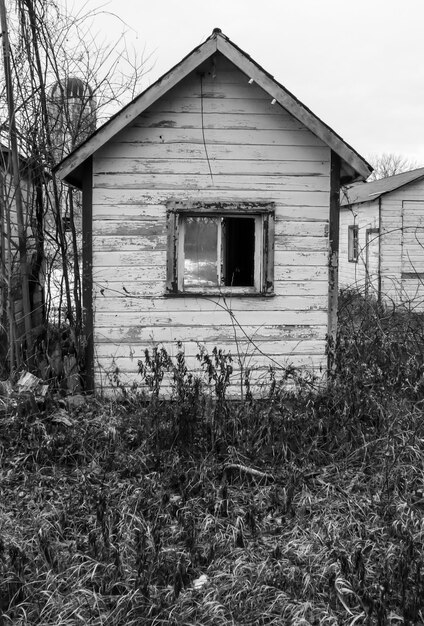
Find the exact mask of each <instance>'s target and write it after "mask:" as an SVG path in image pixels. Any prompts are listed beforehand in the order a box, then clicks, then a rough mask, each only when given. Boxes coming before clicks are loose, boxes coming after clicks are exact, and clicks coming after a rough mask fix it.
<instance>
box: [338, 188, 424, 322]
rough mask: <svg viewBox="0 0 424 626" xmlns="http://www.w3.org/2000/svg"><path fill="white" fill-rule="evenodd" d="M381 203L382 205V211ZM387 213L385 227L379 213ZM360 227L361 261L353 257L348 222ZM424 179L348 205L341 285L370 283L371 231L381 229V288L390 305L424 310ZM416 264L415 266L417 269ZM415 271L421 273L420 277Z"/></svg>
mask: <svg viewBox="0 0 424 626" xmlns="http://www.w3.org/2000/svg"><path fill="white" fill-rule="evenodd" d="M379 202H380V203H381V208H380V209H379ZM379 211H380V215H381V218H380V219H381V222H380V225H379V221H378V215H379ZM353 224H357V225H358V226H359V259H358V262H357V263H351V262H349V261H348V240H347V233H348V226H349V225H353ZM423 224H424V181H417V182H414V183H410V184H408V185H405V186H404V187H401V188H400V189H397V190H395V191H392V192H390V193H387V194H385V195H383V196H382V197H381V198H380V200H375V201H374V202H368V203H363V204H356V205H353V206H352V208H347V207H344V208H343V209H342V210H341V218H340V274H339V277H340V284H341V286H342V287H358V288H360V289H361V290H365V287H366V253H367V245H366V230H367V229H369V228H379V226H380V232H379V234H375V235H373V236H374V237H377V238H378V239H379V245H380V261H379V262H380V281H381V282H380V292H381V298H382V300H383V301H385V302H386V303H388V304H392V303H393V304H396V305H405V306H408V307H412V308H413V309H414V310H416V311H422V310H424V288H423V283H424V247H423V246H424V227H423ZM414 268H415V269H414ZM415 271H417V275H416V276H414V273H415Z"/></svg>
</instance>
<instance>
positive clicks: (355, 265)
mask: <svg viewBox="0 0 424 626" xmlns="http://www.w3.org/2000/svg"><path fill="white" fill-rule="evenodd" d="M378 213H379V207H378V200H376V201H374V202H365V203H363V204H355V205H353V206H352V207H342V208H341V210H340V258H339V285H340V287H341V288H344V289H352V288H355V289H359V290H360V291H362V292H365V287H366V278H367V267H366V265H367V230H368V229H378V228H379V218H378ZM349 226H358V260H357V261H356V262H353V261H349V254H348V249H349V245H348V231H349Z"/></svg>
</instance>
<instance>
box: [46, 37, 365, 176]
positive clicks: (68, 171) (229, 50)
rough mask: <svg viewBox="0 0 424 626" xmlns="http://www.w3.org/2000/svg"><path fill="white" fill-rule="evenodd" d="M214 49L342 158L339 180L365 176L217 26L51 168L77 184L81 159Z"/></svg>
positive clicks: (355, 159)
mask: <svg viewBox="0 0 424 626" xmlns="http://www.w3.org/2000/svg"><path fill="white" fill-rule="evenodd" d="M216 52H220V53H221V54H223V55H224V56H225V57H226V58H227V59H229V60H230V61H231V62H232V63H234V65H235V66H236V67H238V68H239V69H240V70H241V71H242V72H244V73H245V74H246V76H248V77H249V78H252V79H253V80H254V81H255V82H256V83H257V85H259V87H261V88H262V89H264V90H265V91H266V92H267V93H269V95H270V97H271V98H272V99H275V100H276V102H278V103H279V104H280V105H281V106H282V107H284V108H285V109H286V110H287V111H289V113H291V114H292V115H293V116H294V117H295V118H296V119H298V120H299V121H300V122H302V123H303V124H304V125H305V126H306V128H308V129H309V130H310V131H311V132H313V133H314V134H315V135H316V136H317V137H319V138H320V139H321V140H322V141H323V142H324V143H325V144H326V145H327V146H329V147H330V148H331V149H332V150H333V151H334V152H335V153H336V154H338V155H339V157H340V158H341V161H342V182H344V183H351V182H353V181H355V180H358V179H359V180H360V179H366V178H367V177H368V176H369V175H370V174H371V172H372V168H371V166H370V165H369V164H368V163H367V162H366V161H365V160H364V159H363V158H362V157H361V156H360V155H359V154H358V153H357V152H356V151H355V150H354V149H353V148H352V147H351V146H349V144H347V143H346V142H345V141H344V140H343V139H342V138H341V137H340V136H339V135H338V134H337V133H335V132H334V130H332V129H331V128H330V127H329V126H327V124H325V123H324V122H322V121H321V120H320V119H319V118H318V117H317V116H316V115H314V114H313V113H312V111H310V109H308V108H307V107H306V106H305V105H304V104H302V103H301V102H300V101H299V100H298V99H297V98H296V97H295V96H294V95H293V94H291V93H290V92H289V91H288V90H287V89H286V88H285V87H283V86H282V85H281V84H280V83H278V82H277V81H276V80H275V79H274V77H273V76H271V75H270V74H268V72H266V71H265V70H264V69H263V68H262V67H261V66H260V65H258V64H257V63H256V62H255V61H253V59H251V58H250V56H249V55H248V54H246V53H245V52H243V50H241V49H240V48H238V47H237V46H236V45H235V44H234V43H232V42H231V41H230V39H229V38H228V37H226V36H225V35H224V34H223V33H222V32H221V30H220V29H219V28H215V29H214V31H213V33H212V35H210V37H208V39H206V41H205V42H204V43H202V44H201V45H200V46H198V47H197V48H195V49H194V50H193V51H192V52H190V54H188V55H187V56H186V57H185V58H184V59H183V60H182V61H180V63H178V65H175V66H174V67H173V68H172V69H171V70H170V71H169V72H167V73H166V74H164V75H163V76H162V77H161V78H159V80H157V81H156V82H155V83H153V85H151V86H150V87H148V88H147V89H146V90H145V91H143V92H142V93H141V94H140V95H139V96H137V97H136V98H135V99H134V100H132V102H130V103H129V104H127V105H126V106H125V107H124V108H123V109H121V110H120V111H119V112H118V113H116V114H115V115H114V116H113V117H111V118H110V120H109V121H107V122H106V123H105V124H103V126H101V127H100V128H98V129H97V130H96V131H95V132H94V133H93V134H92V135H90V137H88V139H86V141H84V142H83V143H82V144H80V145H79V146H78V147H77V148H76V149H75V150H74V151H73V152H71V153H70V154H69V155H68V156H67V157H66V158H65V159H63V161H61V163H59V164H58V165H57V166H56V168H55V170H56V172H57V174H58V175H59V177H60V178H62V179H64V180H66V181H67V182H69V183H71V184H72V185H75V186H77V187H81V184H82V170H83V167H82V165H83V163H84V162H85V161H86V160H87V159H88V158H89V157H91V155H92V154H94V153H95V152H96V151H97V150H99V148H101V147H102V146H103V145H104V144H105V143H107V142H108V141H109V140H110V139H112V137H114V136H115V135H116V134H117V133H118V132H119V131H121V130H122V129H123V128H125V127H126V126H128V125H129V124H130V123H131V122H132V121H133V120H134V119H135V118H136V117H137V116H138V115H140V114H141V113H142V112H143V111H144V110H145V109H147V108H148V107H149V106H151V105H152V104H153V103H154V102H156V100H158V99H159V98H161V97H162V96H163V95H164V94H166V93H167V92H168V91H169V90H170V89H171V88H172V87H174V86H175V85H176V84H177V83H179V82H180V81H181V80H182V79H183V78H185V77H186V76H187V75H188V74H190V73H191V72H192V71H194V70H195V69H196V68H198V67H199V65H201V64H202V63H204V62H205V61H206V60H207V59H208V58H210V57H211V56H212V55H214V54H215V53H216Z"/></svg>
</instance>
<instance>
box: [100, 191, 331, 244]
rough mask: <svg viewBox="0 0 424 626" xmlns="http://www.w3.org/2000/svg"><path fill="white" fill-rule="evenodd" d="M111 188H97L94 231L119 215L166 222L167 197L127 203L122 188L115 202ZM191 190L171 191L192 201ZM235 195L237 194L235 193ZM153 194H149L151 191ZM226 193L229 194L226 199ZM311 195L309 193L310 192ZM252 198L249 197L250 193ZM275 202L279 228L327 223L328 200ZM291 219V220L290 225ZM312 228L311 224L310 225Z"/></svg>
mask: <svg viewBox="0 0 424 626" xmlns="http://www.w3.org/2000/svg"><path fill="white" fill-rule="evenodd" d="M110 193H111V192H110V191H108V192H107V197H105V196H104V195H103V192H102V191H101V190H96V204H94V205H93V232H95V233H96V232H97V231H96V229H97V224H98V223H100V222H102V221H106V220H107V221H110V222H111V223H116V221H117V219H121V220H122V221H124V220H125V221H135V222H140V220H142V221H146V222H149V221H150V222H153V223H154V224H164V223H165V222H166V211H167V207H166V204H165V203H166V202H168V200H169V197H168V199H164V204H160V205H158V204H153V203H152V204H149V203H148V200H149V199H151V198H150V197H149V198H148V197H146V196H141V197H140V196H139V202H135V201H134V202H132V203H131V204H126V203H125V202H124V201H122V192H121V194H118V193H116V194H112V196H114V197H115V198H116V202H115V203H112V199H113V198H112V197H111V196H110ZM189 195H190V194H186V195H185V196H183V195H182V194H180V193H178V194H176V193H175V194H174V193H172V199H173V200H176V201H178V200H179V201H181V200H183V199H187V201H190V202H193V201H198V200H199V197H198V195H195V194H193V195H192V196H191V197H190V198H188V197H187V196H189ZM207 195H208V198H205V202H213V201H217V198H216V194H215V197H214V196H213V195H212V194H207ZM234 195H236V194H234ZM237 195H239V201H240V202H244V201H245V200H246V198H245V197H244V198H242V197H241V194H237ZM149 196H150V194H149ZM223 196H226V198H225V199H224V197H223ZM256 196H257V197H256V198H255V199H256V200H257V201H258V202H262V201H263V199H264V197H263V194H256ZM308 197H309V196H308ZM130 199H131V200H136V199H137V197H134V195H133V193H131V198H130ZM227 199H228V201H234V202H237V198H235V197H230V195H229V194H227V192H222V198H221V201H222V202H224V201H226V200H227ZM249 199H250V197H249ZM274 202H275V203H276V214H275V223H276V224H275V227H276V229H277V230H278V229H279V228H280V226H282V227H283V228H284V227H285V225H287V228H297V224H298V223H299V222H308V223H309V224H310V225H312V224H314V223H316V224H326V225H327V226H328V221H325V220H327V218H328V211H327V207H328V204H326V205H324V207H321V206H319V205H311V206H308V205H305V204H303V205H301V204H296V203H294V202H293V203H292V204H289V205H285V204H281V197H280V198H277V199H274ZM117 206H119V210H118V211H117V209H116V207H117ZM289 222H292V225H290V223H289ZM308 228H309V226H308Z"/></svg>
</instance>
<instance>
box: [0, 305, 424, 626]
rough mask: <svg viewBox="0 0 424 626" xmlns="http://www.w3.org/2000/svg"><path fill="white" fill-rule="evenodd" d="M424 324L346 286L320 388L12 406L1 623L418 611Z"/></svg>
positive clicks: (4, 449)
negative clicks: (331, 366)
mask: <svg viewBox="0 0 424 626" xmlns="http://www.w3.org/2000/svg"><path fill="white" fill-rule="evenodd" d="M422 322H423V320H422V318H420V316H418V315H413V314H411V313H407V312H405V313H396V314H395V313H393V312H392V311H387V310H382V309H380V308H379V307H378V306H377V305H376V304H375V303H373V302H370V301H366V300H364V299H362V298H361V297H359V296H354V295H353V294H345V295H344V296H343V297H342V300H341V307H340V332H339V341H338V346H337V365H338V369H337V374H336V375H335V376H334V378H333V379H332V380H331V381H330V383H329V385H328V388H326V389H321V390H318V391H317V390H314V389H312V388H311V385H310V380H309V381H308V382H307V383H305V384H302V379H301V378H299V377H298V376H297V375H294V374H293V373H291V376H292V378H293V376H294V381H295V382H294V384H292V386H291V387H290V388H289V389H287V388H286V387H285V386H284V385H280V384H279V376H281V373H279V372H275V373H274V375H273V376H274V377H275V381H276V382H275V384H274V385H272V386H271V387H270V390H269V394H268V397H267V398H266V399H265V400H264V399H261V400H255V398H251V397H249V396H248V397H247V399H246V400H245V401H243V402H238V403H235V402H229V401H227V399H226V396H225V368H224V369H222V368H221V369H219V367H218V370H219V372H220V374H219V373H217V374H216V377H215V378H216V380H217V381H218V382H219V381H220V382H221V383H222V384H221V387H217V389H218V397H217V399H216V402H215V403H214V404H212V405H211V403H208V402H206V401H205V398H204V395H203V393H202V390H201V389H199V388H198V386H197V385H196V382H195V381H194V380H193V379H192V378H190V373H189V372H186V371H185V370H184V367H183V365H184V364H183V363H180V364H179V366H178V367H177V370H176V371H177V375H178V380H177V382H176V394H177V395H178V398H179V402H178V403H177V402H173V403H170V402H167V403H165V402H161V401H160V399H159V398H158V397H156V395H155V385H154V384H152V385H151V388H152V395H151V398H150V401H149V402H147V401H145V400H143V399H140V398H135V397H133V396H131V395H128V397H127V398H126V399H125V400H123V401H121V402H119V403H118V402H103V403H101V402H98V401H95V400H89V401H87V403H86V404H85V405H84V406H82V407H79V408H77V409H72V410H71V409H66V408H65V407H64V405H63V403H58V402H57V401H50V402H49V403H48V405H47V407H45V408H44V407H43V408H42V409H40V410H39V411H37V410H35V409H34V408H32V409H30V408H26V409H25V408H24V409H21V410H18V409H16V410H13V411H7V412H6V411H5V412H4V413H3V414H2V415H0V497H1V500H0V616H1V617H0V624H1V626H5V625H9V624H14V625H15V624H16V625H24V624H28V625H36V624H37V625H45V626H48V625H52V626H53V625H54V626H64V625H74V624H75V625H77V624H90V625H91V624H92V625H96V626H97V625H99V626H100V625H108V626H119V625H122V626H124V625H125V626H131V625H140V624H143V625H144V624H146V625H168V624H169V625H173V624H175V625H177V624H178V625H187V626H189V625H192V624H193V625H194V624H198V625H215V624H216V625H230V624H237V625H242V626H248V625H252V626H254V625H261V624H263V625H265V624H275V625H277V624H296V625H302V624H303V625H309V624H311V625H315V624H317V625H318V624H334V625H339V624H343V625H344V624H346V625H352V626H353V625H354V624H380V625H384V624H411V625H412V624H420V623H424V553H423V545H424V420H423V415H424V413H423V407H424V379H423V353H424V337H423V328H424V326H423V323H422ZM221 364H223V365H225V359H224V360H223V361H222V360H221ZM142 369H143V372H144V373H143V375H144V376H146V375H151V374H152V370H151V368H150V369H149V368H148V367H147V369H146V363H145V364H144V368H142ZM218 374H219V375H218ZM214 380H215V379H214ZM28 406H29V407H30V406H31V405H30V404H29V405H28ZM32 406H33V405H32Z"/></svg>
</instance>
